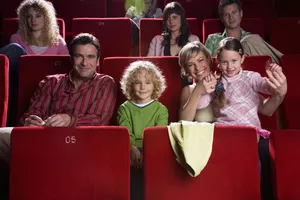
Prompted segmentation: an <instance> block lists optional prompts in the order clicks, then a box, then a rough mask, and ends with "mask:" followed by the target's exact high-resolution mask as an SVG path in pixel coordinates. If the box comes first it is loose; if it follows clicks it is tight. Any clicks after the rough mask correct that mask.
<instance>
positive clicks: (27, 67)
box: [17, 55, 72, 123]
mask: <svg viewBox="0 0 300 200" xmlns="http://www.w3.org/2000/svg"><path fill="white" fill-rule="evenodd" d="M71 69H72V66H71V63H70V56H62V55H42V56H39V55H26V56H21V59H20V71H19V100H18V114H17V123H18V122H19V119H20V117H21V116H22V115H23V114H24V112H25V111H26V110H27V109H28V108H29V102H30V99H31V97H32V96H33V94H34V91H35V90H36V88H37V87H38V84H39V82H40V81H42V80H43V79H44V78H45V77H46V76H47V75H52V74H63V73H69V71H70V70H71ZM33 73H34V75H33Z"/></svg>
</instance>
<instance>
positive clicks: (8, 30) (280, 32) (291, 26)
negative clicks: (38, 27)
mask: <svg viewBox="0 0 300 200" xmlns="http://www.w3.org/2000/svg"><path fill="white" fill-rule="evenodd" d="M58 22H59V26H60V31H61V34H62V36H63V37H65V25H64V20H62V19H58ZM17 23H18V19H17V18H7V19H4V20H3V24H4V25H5V29H4V30H3V31H2V36H1V38H2V45H4V44H7V43H8V42H9V38H10V36H11V35H12V34H14V33H15V32H16V31H17V30H18V24H17ZM188 23H189V26H190V28H191V31H192V33H193V34H195V35H198V36H199V38H200V40H201V41H202V42H203V43H205V41H206V39H207V37H208V35H209V34H212V33H216V32H223V30H224V26H223V24H222V22H221V20H219V19H206V20H204V21H203V22H200V21H198V20H197V19H196V18H188ZM269 25H270V26H267V25H266V24H265V23H264V21H263V20H262V19H259V18H244V19H243V21H242V27H243V28H244V29H245V30H247V31H249V32H252V33H256V34H259V35H260V36H261V37H262V38H264V39H265V40H267V41H269V42H270V43H271V45H273V46H274V47H275V48H277V49H278V50H279V51H281V52H282V53H284V54H295V53H298V54H299V53H300V45H298V44H300V39H299V37H293V36H296V35H300V18H278V19H276V20H274V21H272V23H271V24H269ZM140 27H141V28H140V33H139V35H140V38H139V40H140V41H139V52H134V48H133V46H132V29H131V21H130V20H129V19H126V18H75V19H73V21H72V33H71V38H72V37H73V36H75V35H76V34H78V33H81V32H88V33H92V34H94V35H95V36H96V37H97V38H98V39H99V41H100V44H101V49H102V52H101V58H102V59H103V58H105V57H112V56H136V55H140V56H146V55H147V52H148V48H149V43H150V42H151V39H152V38H153V37H154V36H155V35H159V34H161V32H162V19H142V20H141V21H140ZM266 27H269V28H268V29H269V31H267V30H266V29H267V28H266ZM120 30H122V34H121V33H120ZM291 33H292V34H293V36H292V37H291V35H290V34H291ZM68 40H70V38H69V39H67V41H68Z"/></svg>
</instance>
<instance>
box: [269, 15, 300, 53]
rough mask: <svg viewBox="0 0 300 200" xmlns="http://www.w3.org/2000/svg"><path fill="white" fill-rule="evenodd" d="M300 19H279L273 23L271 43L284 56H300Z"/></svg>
mask: <svg viewBox="0 0 300 200" xmlns="http://www.w3.org/2000/svg"><path fill="white" fill-rule="evenodd" d="M291 34H292V35H293V36H296V35H300V17H298V18H278V19H277V20H273V23H271V32H270V43H271V45H272V46H274V47H275V48H276V49H278V50H279V51H280V52H282V53H283V54H300V46H299V44H300V38H299V37H292V36H291Z"/></svg>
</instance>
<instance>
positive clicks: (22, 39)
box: [0, 0, 69, 126]
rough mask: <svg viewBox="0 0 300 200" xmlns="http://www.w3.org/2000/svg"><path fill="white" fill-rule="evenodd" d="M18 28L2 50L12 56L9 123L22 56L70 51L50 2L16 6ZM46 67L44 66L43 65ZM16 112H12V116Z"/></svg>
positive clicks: (11, 122)
mask: <svg viewBox="0 0 300 200" xmlns="http://www.w3.org/2000/svg"><path fill="white" fill-rule="evenodd" d="M17 13H18V18H19V30H18V32H17V33H15V34H13V35H12V36H11V38H10V44H9V45H7V46H5V47H3V48H1V49H0V53H1V54H5V55H6V56H7V57H8V59H9V66H10V67H9V72H10V77H9V80H10V81H9V86H10V87H9V98H10V99H9V113H8V114H9V115H8V123H7V125H9V126H14V125H15V124H14V122H15V116H14V115H15V113H16V110H15V109H16V107H17V106H14V107H13V106H12V105H14V104H16V103H17V93H18V72H19V62H20V56H21V55H26V54H39V55H40V54H68V53H69V51H68V48H67V45H66V42H65V40H64V39H63V38H62V37H61V35H60V34H59V27H58V24H57V20H56V16H55V15H56V13H55V9H54V7H53V5H52V3H51V2H48V1H44V0H24V1H23V2H22V3H21V4H20V6H19V7H18V9H17ZM41 67H43V66H41ZM12 115H13V116H12Z"/></svg>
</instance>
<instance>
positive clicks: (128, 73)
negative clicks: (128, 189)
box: [118, 61, 168, 168]
mask: <svg viewBox="0 0 300 200" xmlns="http://www.w3.org/2000/svg"><path fill="white" fill-rule="evenodd" d="M120 83H121V89H122V91H123V93H124V95H125V96H126V98H127V99H128V100H127V101H126V102H124V103H123V104H122V105H121V106H120V108H119V110H118V123H119V125H120V126H126V127H127V128H128V130H129V133H130V145H131V148H130V149H131V165H132V166H134V167H137V168H140V167H142V163H143V156H142V153H141V149H142V135H143V131H144V128H147V127H152V126H166V125H168V109H167V108H166V107H165V106H164V105H162V104H161V103H160V102H158V101H157V99H158V98H159V97H160V96H161V94H162V92H163V91H164V90H165V88H166V81H165V78H164V76H163V75H162V73H161V71H160V70H159V69H158V68H157V67H156V66H155V65H154V64H153V63H151V62H149V61H136V62H133V63H131V64H130V65H129V67H128V68H127V69H126V70H125V72H124V74H123V76H122V79H121V82H120Z"/></svg>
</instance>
